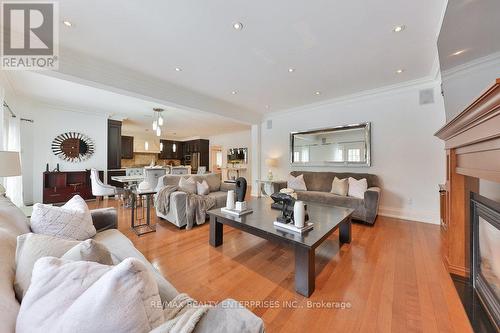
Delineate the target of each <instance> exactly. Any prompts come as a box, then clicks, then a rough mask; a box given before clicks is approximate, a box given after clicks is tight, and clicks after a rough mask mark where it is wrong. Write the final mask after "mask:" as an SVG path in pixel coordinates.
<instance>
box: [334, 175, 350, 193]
mask: <svg viewBox="0 0 500 333" xmlns="http://www.w3.org/2000/svg"><path fill="white" fill-rule="evenodd" d="M348 189H349V180H348V179H347V178H344V179H338V178H337V177H335V178H334V179H333V182H332V190H331V191H330V193H333V194H337V195H342V196H346V195H347V193H348Z"/></svg>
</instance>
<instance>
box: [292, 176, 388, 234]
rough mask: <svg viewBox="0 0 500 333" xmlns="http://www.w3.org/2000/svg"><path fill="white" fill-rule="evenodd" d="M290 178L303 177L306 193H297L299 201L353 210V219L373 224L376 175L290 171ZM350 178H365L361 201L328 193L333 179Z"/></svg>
mask: <svg viewBox="0 0 500 333" xmlns="http://www.w3.org/2000/svg"><path fill="white" fill-rule="evenodd" d="M290 174H291V175H292V176H294V177H297V176H299V175H301V174H303V175H304V182H305V183H306V187H307V191H297V197H298V199H299V200H303V201H311V202H318V203H322V204H327V205H332V206H341V207H349V208H353V209H354V213H353V219H355V220H359V221H363V222H365V223H368V224H374V223H375V219H376V218H377V214H378V206H379V202H380V192H381V190H380V187H379V180H378V177H377V176H376V175H372V174H368V173H349V172H345V173H338V172H323V171H322V172H314V171H292V172H291V173H290ZM335 177H337V178H340V179H343V178H349V177H352V178H354V179H358V180H359V179H362V178H366V180H367V182H368V190H367V191H366V192H365V197H364V198H363V199H360V198H354V197H349V196H340V195H336V194H333V193H330V191H331V189H332V182H333V179H334V178H335Z"/></svg>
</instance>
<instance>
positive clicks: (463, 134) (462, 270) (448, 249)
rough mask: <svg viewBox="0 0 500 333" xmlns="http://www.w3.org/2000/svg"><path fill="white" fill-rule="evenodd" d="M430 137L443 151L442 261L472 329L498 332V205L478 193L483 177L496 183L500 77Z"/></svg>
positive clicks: (499, 161)
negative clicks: (434, 136) (437, 142)
mask: <svg viewBox="0 0 500 333" xmlns="http://www.w3.org/2000/svg"><path fill="white" fill-rule="evenodd" d="M435 135H436V136H437V137H439V138H440V139H442V140H444V142H445V150H446V183H445V184H444V185H443V186H442V187H441V202H442V205H443V206H442V207H441V208H442V225H441V235H442V256H443V261H444V264H445V266H446V267H447V269H448V271H449V273H450V274H451V275H452V277H453V280H454V282H455V286H456V287H457V291H458V292H459V295H460V296H461V299H462V302H463V304H464V307H465V309H466V310H467V314H468V315H469V319H470V321H471V324H472V326H473V327H474V330H475V331H476V332H495V331H499V329H498V320H499V317H500V316H499V314H500V311H499V302H498V300H499V298H500V292H499V291H498V290H500V284H498V289H497V282H498V281H497V280H498V278H499V277H500V267H498V266H500V263H499V262H498V260H499V258H498V255H500V248H497V247H500V231H499V228H498V226H499V225H500V219H499V218H498V217H499V216H500V213H499V212H500V209H499V208H498V207H499V205H500V204H499V203H498V202H493V201H491V200H489V199H487V198H485V197H482V196H480V195H479V193H481V191H480V181H482V180H486V181H489V182H493V183H497V184H500V79H496V81H495V82H494V84H493V85H492V86H491V87H489V88H488V89H487V90H486V91H485V92H484V93H483V94H482V95H481V96H479V97H478V98H477V99H476V100H474V101H473V102H472V103H471V104H470V105H469V106H468V107H467V108H466V109H465V110H464V111H462V112H461V113H460V114H458V115H457V116H456V117H455V118H453V119H451V120H450V121H449V122H448V123H446V125H444V126H443V127H442V128H441V129H440V130H439V131H438V132H436V134H435ZM499 186H500V185H499ZM495 240H496V241H495ZM481 241H482V242H481ZM493 253H497V255H496V256H493ZM484 318H486V319H485V320H483V319H484ZM488 318H489V319H490V320H488ZM489 322H491V323H489ZM488 325H489V326H488ZM495 325H496V326H497V327H494V326H495Z"/></svg>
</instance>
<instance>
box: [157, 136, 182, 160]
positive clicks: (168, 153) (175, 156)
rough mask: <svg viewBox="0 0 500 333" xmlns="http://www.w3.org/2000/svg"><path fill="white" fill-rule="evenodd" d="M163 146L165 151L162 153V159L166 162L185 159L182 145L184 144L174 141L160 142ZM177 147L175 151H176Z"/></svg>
mask: <svg viewBox="0 0 500 333" xmlns="http://www.w3.org/2000/svg"><path fill="white" fill-rule="evenodd" d="M160 142H161V143H162V144H163V150H162V151H161V152H160V158H161V159H165V160H180V159H182V157H183V153H182V145H183V143H184V142H181V141H172V140H160ZM174 145H175V149H174Z"/></svg>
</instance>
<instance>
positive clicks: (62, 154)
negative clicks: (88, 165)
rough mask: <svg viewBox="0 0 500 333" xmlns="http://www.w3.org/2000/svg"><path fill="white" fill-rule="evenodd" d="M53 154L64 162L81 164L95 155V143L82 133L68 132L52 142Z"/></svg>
mask: <svg viewBox="0 0 500 333" xmlns="http://www.w3.org/2000/svg"><path fill="white" fill-rule="evenodd" d="M52 152H53V153H54V154H55V155H56V156H57V157H59V158H60V159H62V160H65V161H68V162H81V161H85V160H86V159H88V158H89V157H90V156H92V154H94V142H93V141H92V139H91V138H89V137H88V136H86V135H84V134H82V133H77V132H68V133H64V134H61V135H58V136H57V137H56V138H55V139H54V140H53V141H52Z"/></svg>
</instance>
